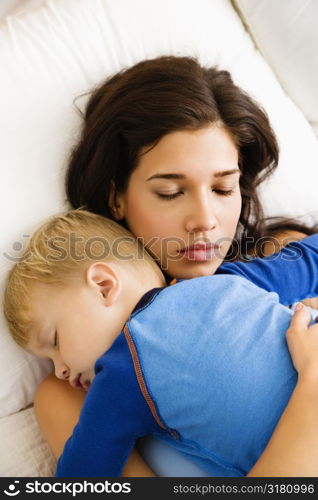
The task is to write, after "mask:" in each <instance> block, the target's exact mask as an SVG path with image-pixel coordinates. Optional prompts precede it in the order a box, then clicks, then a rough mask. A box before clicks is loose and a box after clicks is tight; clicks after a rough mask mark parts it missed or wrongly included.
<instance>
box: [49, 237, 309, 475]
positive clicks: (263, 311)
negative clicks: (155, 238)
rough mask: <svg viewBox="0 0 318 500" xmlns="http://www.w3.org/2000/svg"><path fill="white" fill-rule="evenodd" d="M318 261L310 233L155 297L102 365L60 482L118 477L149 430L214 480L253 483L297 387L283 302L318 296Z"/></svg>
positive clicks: (143, 305)
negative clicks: (264, 255) (253, 470)
mask: <svg viewBox="0 0 318 500" xmlns="http://www.w3.org/2000/svg"><path fill="white" fill-rule="evenodd" d="M317 264H318V235H313V236H310V237H308V238H306V239H305V240H302V241H301V242H293V243H292V244H290V245H288V246H287V247H285V248H284V249H283V250H282V252H280V254H275V255H274V256H271V257H269V258H267V259H254V260H253V261H250V262H248V263H226V264H223V266H222V267H221V268H220V269H219V270H218V274H217V275H214V276H209V277H202V278H195V279H191V280H185V281H181V282H179V283H177V284H176V285H173V286H171V287H167V288H163V289H159V290H158V289H157V290H153V291H151V292H149V293H148V294H147V296H146V297H145V298H144V300H143V302H142V303H141V304H139V305H138V307H137V308H136V309H135V310H134V312H133V313H132V315H131V316H130V318H129V319H128V321H127V323H126V325H125V328H124V330H123V331H122V332H121V333H120V334H119V336H118V337H117V339H116V340H115V342H114V343H113V345H112V347H111V348H110V349H109V350H108V351H107V352H106V353H105V354H104V355H103V356H101V357H100V358H99V359H98V360H97V362H96V365H95V373H96V376H95V379H94V381H93V384H92V386H91V388H90V390H89V392H88V394H87V397H86V400H85V402H84V406H83V409H82V412H81V415H80V419H79V422H78V424H77V425H76V427H75V428H74V432H73V435H72V437H71V438H70V439H69V440H68V442H67V443H66V446H65V448H64V451H63V454H62V456H61V457H60V459H59V461H58V466H57V472H56V475H57V476H62V477H98V476H112V477H114V476H119V475H120V474H121V471H122V468H123V466H124V464H125V462H126V460H127V458H128V456H129V454H130V452H131V450H132V449H133V447H134V445H135V443H136V440H137V439H138V438H140V437H142V436H144V435H146V434H149V433H153V434H154V435H155V436H156V437H158V438H159V439H160V440H162V441H165V442H167V443H169V445H170V446H172V447H174V448H175V449H176V450H179V451H181V452H182V453H183V455H184V456H187V457H189V458H190V459H191V460H192V461H193V462H194V463H196V464H197V465H198V466H199V467H201V468H202V469H204V470H205V471H206V472H207V473H208V474H209V475H213V476H244V475H246V474H247V472H248V471H249V470H250V469H251V467H252V466H253V465H254V463H255V462H256V461H257V459H258V458H259V456H260V454H261V453H262V451H263V450H264V448H265V447H266V445H267V442H268V440H269V438H270V436H271V434H272V432H273V430H274V429H275V427H276V425H277V423H278V420H279V418H280V416H281V414H282V412H283V411H284V408H285V407H286V405H287V403H288V401H289V398H290V396H291V394H292V391H293V389H294V387H295V384H296V381H297V374H296V372H295V369H294V367H293V365H292V362H291V359H290V356H289V352H288V348H287V344H286V340H285V333H286V329H287V328H288V326H289V322H290V317H291V314H292V312H291V311H290V310H289V309H288V308H287V307H284V306H283V305H282V304H285V305H288V304H290V303H292V302H295V301H298V300H300V299H303V298H306V297H313V296H317V295H318V274H317V273H318V266H317ZM268 292H271V293H268Z"/></svg>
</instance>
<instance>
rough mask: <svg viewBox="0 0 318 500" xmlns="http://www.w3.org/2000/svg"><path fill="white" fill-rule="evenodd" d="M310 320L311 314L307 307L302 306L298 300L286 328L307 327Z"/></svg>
mask: <svg viewBox="0 0 318 500" xmlns="http://www.w3.org/2000/svg"><path fill="white" fill-rule="evenodd" d="M310 321H311V316H310V312H309V311H308V309H307V307H306V306H304V304H302V303H301V302H298V304H297V305H296V307H295V309H294V314H293V316H292V319H291V322H290V326H289V328H288V330H290V329H293V328H301V327H303V328H304V327H308V325H309V323H310ZM302 331H303V330H302Z"/></svg>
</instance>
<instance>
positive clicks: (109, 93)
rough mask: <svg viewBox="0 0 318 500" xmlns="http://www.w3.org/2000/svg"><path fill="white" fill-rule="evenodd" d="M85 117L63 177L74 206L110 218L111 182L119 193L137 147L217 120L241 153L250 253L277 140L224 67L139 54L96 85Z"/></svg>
mask: <svg viewBox="0 0 318 500" xmlns="http://www.w3.org/2000/svg"><path fill="white" fill-rule="evenodd" d="M83 119H84V126H83V129H82V131H81V136H80V139H79V141H78V143H77V144H76V145H75V147H74V149H73V150H72V152H71V156H70V161H69V165H68V170H67V175H66V192H67V197H68V199H69V201H70V203H71V205H72V206H73V207H74V208H78V207H83V206H84V207H85V208H86V209H87V210H89V211H92V212H95V213H97V214H102V215H105V216H107V217H109V218H113V212H112V210H111V208H110V206H109V203H108V201H109V198H110V193H111V191H112V186H113V187H114V188H115V190H116V192H119V193H120V192H124V191H125V189H126V188H127V185H128V182H129V178H130V176H131V173H132V172H133V170H134V169H135V168H136V167H137V166H138V161H139V158H140V151H141V149H142V148H145V147H146V148H148V147H149V149H151V148H152V147H154V146H155V145H156V144H157V143H158V142H159V141H160V139H161V138H162V137H163V136H164V135H166V134H169V133H170V132H174V131H176V130H182V129H183V130H198V129H200V128H203V127H206V126H209V125H211V124H213V123H216V122H217V123H221V124H222V126H223V127H224V128H225V129H226V130H227V131H228V132H229V133H230V134H231V136H232V138H233V140H234V142H235V144H236V145H237V147H238V151H239V167H240V169H241V172H242V175H241V179H240V187H241V193H242V210H241V214H240V219H239V225H238V229H237V234H236V239H237V240H239V241H241V242H243V241H244V242H245V244H244V249H245V250H247V251H248V249H249V248H251V247H252V246H253V245H254V244H255V241H257V239H259V238H261V237H262V236H263V235H264V231H265V226H264V219H263V211H262V207H261V204H260V200H259V197H258V193H257V186H258V185H259V184H260V183H261V182H262V181H263V180H264V179H265V178H267V177H268V176H269V175H270V174H271V173H272V172H273V170H274V169H275V168H276V166H277V163H278V155H279V150H278V144H277V141H276V137H275V134H274V132H273V130H272V128H271V125H270V123H269V120H268V117H267V114H266V112H265V111H264V110H263V109H262V108H261V106H260V105H259V104H258V103H256V102H255V101H254V100H253V99H252V98H251V97H250V96H249V95H248V94H247V93H246V92H244V91H243V90H242V89H241V88H240V87H238V86H237V85H235V84H234V82H233V81H232V78H231V76H230V73H229V72H228V71H224V70H220V69H218V68H216V67H203V66H201V65H200V64H199V62H198V61H197V60H196V59H195V58H193V57H176V56H161V57H158V58H154V59H149V60H144V61H142V62H139V63H138V64H135V65H134V66H132V67H130V68H128V69H124V70H122V71H120V72H119V73H117V74H115V75H113V76H112V77H110V78H109V79H107V80H106V81H105V82H104V83H103V84H102V85H100V86H99V87H98V88H97V89H95V90H94V91H93V92H92V93H91V95H90V98H89V100H88V103H87V106H86V109H85V112H84V114H83ZM149 149H148V150H149ZM123 225H125V222H124V221H123ZM137 236H138V235H137ZM229 253H231V249H230V251H229Z"/></svg>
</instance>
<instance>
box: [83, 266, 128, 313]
mask: <svg viewBox="0 0 318 500" xmlns="http://www.w3.org/2000/svg"><path fill="white" fill-rule="evenodd" d="M86 281H87V285H88V286H89V288H90V289H92V290H93V291H95V292H96V293H97V295H98V297H99V298H100V299H101V300H102V302H103V304H104V305H105V306H108V307H109V306H112V305H113V304H114V303H115V302H116V301H117V299H118V298H119V296H120V292H121V288H122V287H121V279H120V277H119V275H118V274H117V272H116V271H115V269H114V268H113V266H112V265H111V264H107V263H106V262H94V264H92V265H91V266H90V267H89V268H88V270H87V273H86Z"/></svg>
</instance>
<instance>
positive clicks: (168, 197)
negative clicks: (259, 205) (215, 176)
mask: <svg viewBox="0 0 318 500" xmlns="http://www.w3.org/2000/svg"><path fill="white" fill-rule="evenodd" d="M212 192H214V193H216V194H218V195H220V196H231V195H232V194H233V193H234V189H213V188H212ZM182 194H184V193H183V191H177V192H175V193H156V195H157V196H158V197H159V198H162V199H164V200H173V199H175V198H177V197H178V196H180V195H182Z"/></svg>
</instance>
